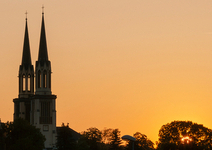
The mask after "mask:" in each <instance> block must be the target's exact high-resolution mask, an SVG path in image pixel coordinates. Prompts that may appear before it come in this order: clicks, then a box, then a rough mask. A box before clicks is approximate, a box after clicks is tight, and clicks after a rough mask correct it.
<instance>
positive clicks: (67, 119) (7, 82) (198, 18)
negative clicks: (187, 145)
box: [0, 0, 212, 142]
mask: <svg viewBox="0 0 212 150" xmlns="http://www.w3.org/2000/svg"><path fill="white" fill-rule="evenodd" d="M42 5H44V7H45V25H46V34H47V43H48V45H47V46H48V53H49V58H50V60H51V62H52V71H53V74H52V78H53V83H52V92H53V93H54V94H56V95H57V96H58V98H57V125H61V123H62V122H64V123H69V124H70V127H71V128H73V129H74V130H76V131H78V132H81V131H84V130H86V129H87V128H89V127H97V128H98V129H100V130H102V129H104V127H107V128H119V130H120V131H121V133H122V135H124V134H129V135H133V134H134V133H135V132H137V131H138V132H141V133H143V134H146V135H147V136H148V137H149V138H150V139H151V140H152V141H153V142H155V141H157V139H158V131H159V129H160V127H161V126H162V125H163V124H166V123H168V122H171V121H173V120H191V121H193V122H197V123H199V124H203V125H204V126H206V127H208V128H212V121H211V117H212V109H211V106H212V92H211V91H212V9H211V8H212V1H208V0H201V1H199V0H192V1H188V0H187V1H185V0H171V1H170V0H160V1H156V0H130V1H129V0H115V1H114V0H91V1H87V0H60V1H58V0H51V1H50V0H36V1H32V0H23V1H13V0H6V1H5V0H1V1H0V12H1V13H0V19H1V23H0V43H1V44H0V56H1V59H0V72H1V74H0V83H1V88H0V95H1V100H0V102H1V103H0V118H1V120H2V121H3V122H5V121H8V120H10V121H11V120H12V119H13V116H12V115H13V102H12V101H13V98H17V97H18V78H17V76H18V69H19V65H20V63H21V59H22V50H23V39H24V29H25V12H26V10H27V11H28V29H29V38H30V47H31V56H32V62H33V64H34V63H35V61H36V60H37V57H38V46H39V37H40V26H41V16H42V15H41V12H42V9H41V7H42Z"/></svg>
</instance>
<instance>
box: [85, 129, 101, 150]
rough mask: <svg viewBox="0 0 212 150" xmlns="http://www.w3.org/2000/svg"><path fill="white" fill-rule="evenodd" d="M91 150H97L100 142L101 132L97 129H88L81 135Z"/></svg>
mask: <svg viewBox="0 0 212 150" xmlns="http://www.w3.org/2000/svg"><path fill="white" fill-rule="evenodd" d="M82 136H83V138H84V140H86V143H87V145H89V148H90V149H91V150H99V149H100V145H101V140H102V132H101V131H100V130H99V129H97V128H89V129H87V131H84V132H83V134H82Z"/></svg>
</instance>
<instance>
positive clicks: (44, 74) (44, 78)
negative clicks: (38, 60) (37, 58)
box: [43, 71, 47, 88]
mask: <svg viewBox="0 0 212 150" xmlns="http://www.w3.org/2000/svg"><path fill="white" fill-rule="evenodd" d="M43 87H44V88H46V87H47V72H46V71H44V73H43Z"/></svg>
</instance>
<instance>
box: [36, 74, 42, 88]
mask: <svg viewBox="0 0 212 150" xmlns="http://www.w3.org/2000/svg"><path fill="white" fill-rule="evenodd" d="M37 82H38V88H41V72H40V71H38V81H37Z"/></svg>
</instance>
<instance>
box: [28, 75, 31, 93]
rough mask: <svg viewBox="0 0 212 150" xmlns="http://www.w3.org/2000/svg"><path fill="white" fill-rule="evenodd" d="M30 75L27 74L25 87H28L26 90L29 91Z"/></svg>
mask: <svg viewBox="0 0 212 150" xmlns="http://www.w3.org/2000/svg"><path fill="white" fill-rule="evenodd" d="M30 77H31V76H30V75H28V78H27V88H28V89H27V90H28V91H31V90H30Z"/></svg>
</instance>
